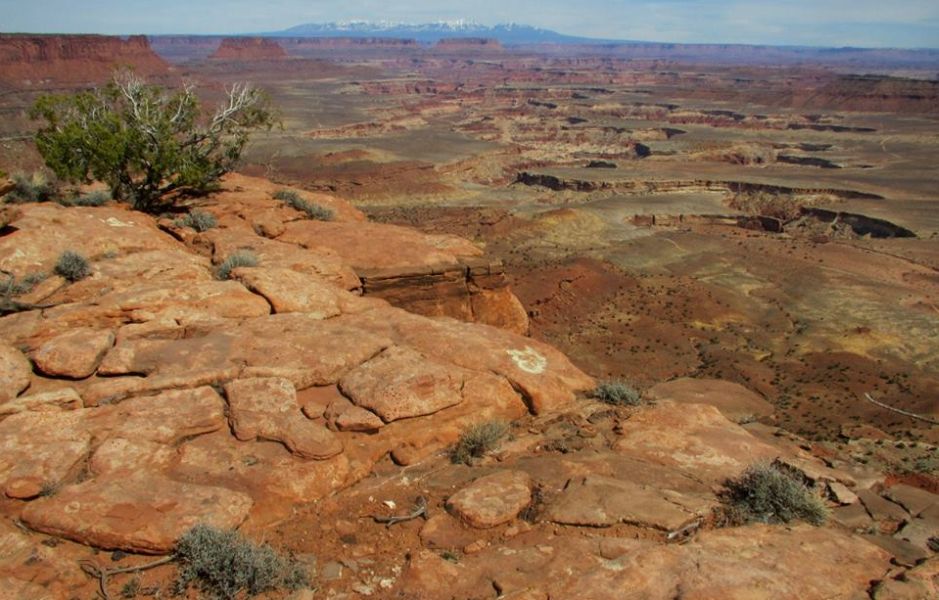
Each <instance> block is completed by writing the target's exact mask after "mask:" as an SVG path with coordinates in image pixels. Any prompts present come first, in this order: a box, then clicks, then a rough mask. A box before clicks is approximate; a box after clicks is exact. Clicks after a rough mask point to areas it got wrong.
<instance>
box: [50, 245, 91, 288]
mask: <svg viewBox="0 0 939 600" xmlns="http://www.w3.org/2000/svg"><path fill="white" fill-rule="evenodd" d="M55 273H56V275H61V276H62V277H64V278H65V279H67V280H68V281H71V282H73V283H74V282H76V281H80V280H82V279H84V278H85V277H88V276H89V275H91V264H90V263H89V262H88V259H87V258H85V257H84V256H82V255H81V254H79V253H78V252H74V251H72V250H66V251H65V252H63V253H62V254H61V256H59V260H58V261H57V262H56V263H55Z"/></svg>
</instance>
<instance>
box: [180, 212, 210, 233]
mask: <svg viewBox="0 0 939 600" xmlns="http://www.w3.org/2000/svg"><path fill="white" fill-rule="evenodd" d="M176 224H177V225H178V226H180V227H188V228H190V229H195V230H196V231H198V232H199V233H202V232H203V231H208V230H209V229H212V228H214V227H217V226H218V219H216V218H215V215H213V214H212V213H207V212H204V211H201V210H194V211H192V212H190V213H189V214H187V215H186V216H183V217H180V218H178V219H176Z"/></svg>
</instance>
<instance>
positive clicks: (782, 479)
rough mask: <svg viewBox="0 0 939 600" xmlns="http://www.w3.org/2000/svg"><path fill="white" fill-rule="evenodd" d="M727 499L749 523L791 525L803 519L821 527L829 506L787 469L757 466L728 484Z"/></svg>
mask: <svg viewBox="0 0 939 600" xmlns="http://www.w3.org/2000/svg"><path fill="white" fill-rule="evenodd" d="M725 485H726V487H727V490H726V492H725V493H724V500H725V501H726V502H727V503H728V504H729V505H730V506H731V507H732V512H733V513H736V514H738V515H740V516H741V517H742V518H743V519H744V520H746V521H760V522H763V523H788V522H789V521H792V520H793V519H801V520H803V521H807V522H809V523H811V524H813V525H821V524H822V523H824V522H825V520H826V519H827V518H828V507H826V506H825V502H824V501H823V500H822V499H821V498H820V497H819V496H818V495H817V494H816V493H815V492H813V491H812V490H811V489H809V488H808V487H806V485H805V484H804V483H803V482H802V481H800V480H799V479H798V478H797V476H796V475H795V474H794V473H791V472H790V471H789V470H788V469H787V468H786V467H784V466H781V465H777V464H775V463H757V464H755V465H752V466H750V467H749V468H748V469H747V470H746V471H745V472H744V473H743V475H741V476H740V477H739V478H737V479H734V480H730V481H728V482H727V483H726V484H725Z"/></svg>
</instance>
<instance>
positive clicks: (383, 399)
mask: <svg viewBox="0 0 939 600" xmlns="http://www.w3.org/2000/svg"><path fill="white" fill-rule="evenodd" d="M468 375H469V373H468V372H467V371H466V370H464V369H460V368H458V367H453V366H451V365H445V364H441V363H439V362H436V361H434V360H432V359H430V358H428V357H426V356H424V355H422V354H420V353H419V352H416V351H415V350H412V349H410V348H405V347H402V346H392V347H391V348H387V349H385V350H384V351H383V352H382V353H381V354H379V355H378V356H376V357H375V358H373V359H371V360H369V361H367V362H365V363H363V364H362V365H359V366H358V367H356V368H355V369H353V370H352V371H350V372H349V373H348V374H346V375H345V376H344V377H343V378H342V379H341V380H340V382H339V387H340V389H341V390H342V392H343V393H344V394H345V395H347V396H348V397H349V398H350V399H351V400H352V402H354V403H355V404H356V405H357V406H361V407H363V408H367V409H368V410H370V411H372V412H374V413H375V414H377V415H378V416H379V417H381V419H382V421H384V422H385V423H390V422H391V421H395V420H398V419H405V418H410V417H420V416H423V415H430V414H433V413H435V412H437V411H439V410H442V409H444V408H447V407H448V406H453V405H454V404H459V403H460V402H462V400H463V393H462V390H463V386H464V382H465V380H466V378H467V376H468Z"/></svg>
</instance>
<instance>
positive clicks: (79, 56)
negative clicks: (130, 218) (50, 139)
mask: <svg viewBox="0 0 939 600" xmlns="http://www.w3.org/2000/svg"><path fill="white" fill-rule="evenodd" d="M118 67H131V68H133V69H134V72H135V73H137V74H138V75H143V76H148V77H152V76H157V75H164V74H166V73H167V69H168V66H167V64H166V63H165V62H163V60H162V59H161V58H160V57H159V56H157V55H156V53H154V52H153V50H152V49H151V48H150V43H149V42H148V41H147V38H146V37H144V36H130V37H127V38H121V37H116V36H104V35H31V34H29V35H28V34H0V82H6V83H10V84H15V85H17V86H23V85H27V86H49V85H63V84H66V85H67V84H81V83H100V82H103V81H107V80H108V79H109V78H110V77H111V75H112V73H113V71H114V69H116V68H118Z"/></svg>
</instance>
